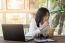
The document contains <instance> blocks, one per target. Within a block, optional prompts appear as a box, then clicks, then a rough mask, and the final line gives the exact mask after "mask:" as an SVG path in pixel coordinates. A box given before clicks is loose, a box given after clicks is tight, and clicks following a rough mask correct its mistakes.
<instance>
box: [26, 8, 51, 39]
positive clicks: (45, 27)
mask: <svg viewBox="0 0 65 43" xmlns="http://www.w3.org/2000/svg"><path fill="white" fill-rule="evenodd" d="M48 19H49V11H48V9H46V8H43V7H41V8H39V10H38V11H37V13H36V17H35V19H33V20H32V21H31V23H30V27H29V32H28V33H27V34H26V35H25V36H31V39H32V38H34V36H35V35H36V34H38V33H42V34H43V35H45V36H47V35H48V34H49V33H50V32H51V31H50V32H49V30H50V26H49V22H48Z"/></svg>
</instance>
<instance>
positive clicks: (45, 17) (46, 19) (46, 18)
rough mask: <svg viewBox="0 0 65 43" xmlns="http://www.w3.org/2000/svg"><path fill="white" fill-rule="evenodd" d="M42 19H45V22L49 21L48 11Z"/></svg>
mask: <svg viewBox="0 0 65 43" xmlns="http://www.w3.org/2000/svg"><path fill="white" fill-rule="evenodd" d="M42 21H43V23H44V22H48V13H47V15H46V16H44V17H43V19H42Z"/></svg>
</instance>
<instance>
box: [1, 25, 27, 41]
mask: <svg viewBox="0 0 65 43" xmlns="http://www.w3.org/2000/svg"><path fill="white" fill-rule="evenodd" d="M2 30H3V37H4V40H11V41H26V40H25V36H24V29H23V25H22V24H2Z"/></svg>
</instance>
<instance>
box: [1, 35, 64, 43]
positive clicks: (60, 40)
mask: <svg viewBox="0 0 65 43" xmlns="http://www.w3.org/2000/svg"><path fill="white" fill-rule="evenodd" d="M53 39H55V40H56V42H45V43H65V36H55V37H53ZM0 43H35V42H34V41H29V42H21V41H7V40H4V39H3V37H0Z"/></svg>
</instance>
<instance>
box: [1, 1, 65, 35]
mask: <svg viewBox="0 0 65 43" xmlns="http://www.w3.org/2000/svg"><path fill="white" fill-rule="evenodd" d="M64 3H65V0H0V36H3V34H2V26H1V24H23V25H24V27H26V26H28V25H29V24H30V22H31V19H32V18H34V16H35V14H36V12H37V10H38V9H39V8H40V7H45V8H48V9H49V11H50V18H49V22H50V25H51V27H53V28H54V29H55V31H54V35H65V4H64ZM24 31H25V34H26V33H27V32H28V28H25V29H24Z"/></svg>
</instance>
